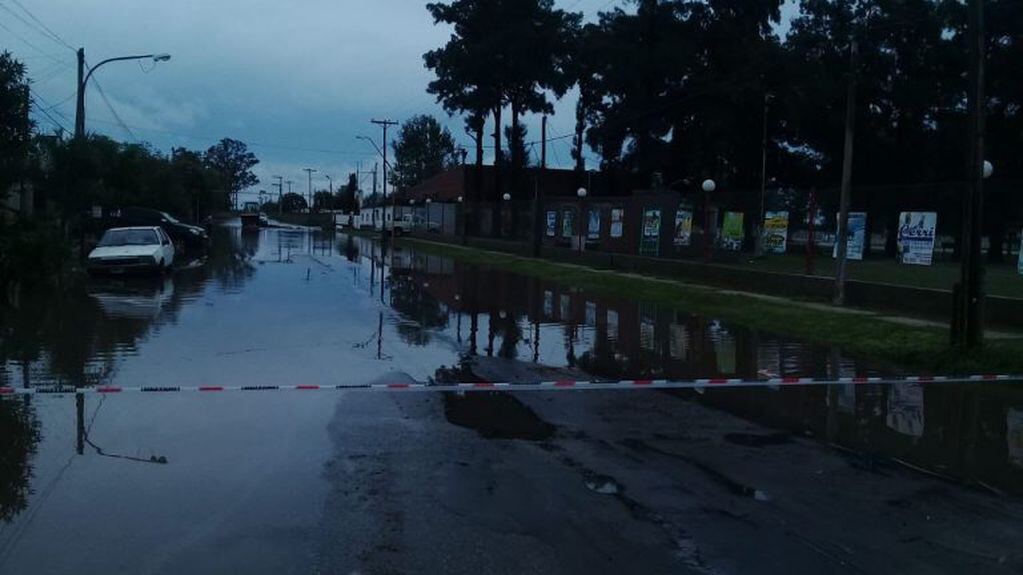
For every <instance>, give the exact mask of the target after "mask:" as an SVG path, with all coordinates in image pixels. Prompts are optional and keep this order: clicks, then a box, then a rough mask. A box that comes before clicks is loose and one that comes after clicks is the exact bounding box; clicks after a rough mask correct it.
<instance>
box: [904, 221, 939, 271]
mask: <svg viewBox="0 0 1023 575" xmlns="http://www.w3.org/2000/svg"><path fill="white" fill-rule="evenodd" d="M937 226H938V214H937V213H935V212H902V213H901V214H899V236H898V248H899V261H901V262H902V263H904V264H913V265H921V266H929V265H931V260H932V258H933V257H934V233H935V230H936V228H937Z"/></svg>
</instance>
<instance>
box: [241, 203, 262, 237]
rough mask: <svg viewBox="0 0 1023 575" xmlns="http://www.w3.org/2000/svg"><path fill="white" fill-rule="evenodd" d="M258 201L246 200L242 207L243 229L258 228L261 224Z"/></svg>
mask: <svg viewBox="0 0 1023 575" xmlns="http://www.w3.org/2000/svg"><path fill="white" fill-rule="evenodd" d="M261 215H262V214H260V213H259V203H258V202H245V206H244V207H243V208H242V213H241V216H240V217H241V220H242V229H243V230H256V229H259V228H260V226H261V223H262V222H261V221H260V220H261V218H260V216H261Z"/></svg>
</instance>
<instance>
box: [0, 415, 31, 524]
mask: <svg viewBox="0 0 1023 575" xmlns="http://www.w3.org/2000/svg"><path fill="white" fill-rule="evenodd" d="M26 399H27V398H26ZM38 443H39V423H38V421H36V417H35V413H34V412H33V411H32V405H31V403H30V402H28V401H21V400H0V522H9V521H10V520H11V519H12V518H13V517H14V516H15V515H17V514H18V513H20V512H21V511H23V510H24V509H25V505H26V503H27V500H28V494H29V476H30V475H31V469H30V467H29V458H30V457H31V456H32V454H34V453H35V450H36V445H37V444H38Z"/></svg>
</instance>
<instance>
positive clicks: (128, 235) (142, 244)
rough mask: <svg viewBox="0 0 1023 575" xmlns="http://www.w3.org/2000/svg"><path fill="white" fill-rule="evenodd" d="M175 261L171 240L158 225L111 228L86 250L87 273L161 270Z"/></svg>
mask: <svg viewBox="0 0 1023 575" xmlns="http://www.w3.org/2000/svg"><path fill="white" fill-rule="evenodd" d="M172 263H174V242H172V241H171V239H170V237H169V236H168V235H167V233H166V232H164V231H163V229H162V228H160V227H159V226H151V227H139V228H112V229H109V230H107V231H106V233H104V234H103V237H102V238H101V239H100V241H99V245H98V246H96V249H94V250H92V251H91V252H89V260H88V263H87V269H88V270H89V272H92V273H96V272H100V273H102V272H105V273H112V274H123V273H127V272H130V271H157V272H162V271H164V270H166V269H168V268H170V266H171V264H172Z"/></svg>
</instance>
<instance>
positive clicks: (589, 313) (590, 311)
mask: <svg viewBox="0 0 1023 575" xmlns="http://www.w3.org/2000/svg"><path fill="white" fill-rule="evenodd" d="M586 325H587V326H588V327H596V326H597V304H596V303H595V302H592V301H588V302H586Z"/></svg>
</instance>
